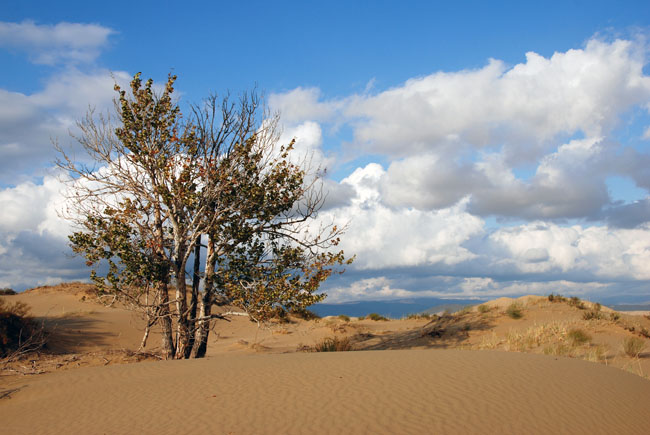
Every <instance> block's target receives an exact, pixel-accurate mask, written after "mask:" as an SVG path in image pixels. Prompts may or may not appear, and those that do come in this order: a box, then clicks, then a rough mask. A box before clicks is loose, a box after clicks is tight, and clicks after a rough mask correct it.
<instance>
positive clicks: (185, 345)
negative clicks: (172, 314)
mask: <svg viewBox="0 0 650 435" xmlns="http://www.w3.org/2000/svg"><path fill="white" fill-rule="evenodd" d="M176 310H177V317H176V318H177V319H178V323H177V324H176V356H175V358H176V359H183V358H186V353H189V342H190V330H189V324H188V318H187V317H188V316H187V315H188V311H187V287H186V284H185V263H183V264H181V265H177V270H176Z"/></svg>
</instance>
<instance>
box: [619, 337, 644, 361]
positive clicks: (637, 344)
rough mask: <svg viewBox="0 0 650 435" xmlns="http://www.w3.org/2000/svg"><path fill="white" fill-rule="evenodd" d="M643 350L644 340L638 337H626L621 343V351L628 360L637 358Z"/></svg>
mask: <svg viewBox="0 0 650 435" xmlns="http://www.w3.org/2000/svg"><path fill="white" fill-rule="evenodd" d="M644 348H645V340H644V339H642V338H639V337H628V338H626V339H625V340H624V341H623V351H624V352H625V355H627V356H629V357H630V358H638V357H639V354H640V353H641V352H643V349H644Z"/></svg>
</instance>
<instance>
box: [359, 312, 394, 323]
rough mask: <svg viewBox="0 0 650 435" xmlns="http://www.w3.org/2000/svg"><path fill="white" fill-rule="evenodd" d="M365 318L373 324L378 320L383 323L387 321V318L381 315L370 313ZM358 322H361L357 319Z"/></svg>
mask: <svg viewBox="0 0 650 435" xmlns="http://www.w3.org/2000/svg"><path fill="white" fill-rule="evenodd" d="M366 317H367V318H368V319H370V320H374V321H375V322H378V321H380V320H381V321H384V322H385V321H387V320H388V318H386V317H384V316H382V315H381V314H377V313H370V314H368V315H367V316H366ZM359 320H361V318H359Z"/></svg>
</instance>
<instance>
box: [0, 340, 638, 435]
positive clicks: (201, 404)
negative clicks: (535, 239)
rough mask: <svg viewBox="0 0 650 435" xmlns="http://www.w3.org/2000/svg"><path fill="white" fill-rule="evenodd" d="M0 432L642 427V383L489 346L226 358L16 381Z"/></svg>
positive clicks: (1, 409) (0, 412)
mask: <svg viewBox="0 0 650 435" xmlns="http://www.w3.org/2000/svg"><path fill="white" fill-rule="evenodd" d="M21 381H22V382H19V383H17V384H16V386H15V387H14V388H20V390H19V391H16V392H15V393H14V394H13V395H12V397H11V398H10V399H9V400H6V399H5V400H3V402H2V403H0V421H2V426H3V431H5V433H12V434H28V433H29V434H36V433H43V434H45V433H54V434H61V433H87V434H95V433H97V434H99V433H158V434H163V433H179V432H181V433H224V434H225V433H233V434H245V433H249V434H262V433H269V434H279V433H287V434H288V433H591V434H594V433H603V434H612V433H618V434H640V433H645V431H646V430H647V428H648V427H650V412H648V408H647V405H648V400H649V399H650V382H648V381H645V380H642V379H641V378H639V377H638V376H635V375H632V374H629V373H625V372H623V371H620V370H617V369H614V368H610V367H605V366H602V365H597V364H590V363H588V362H585V361H580V360H573V359H565V358H554V357H549V356H542V355H531V354H515V353H505V352H490V351H459V350H444V351H443V350H425V351H417V350H410V351H392V352H391V351H387V352H339V353H327V354H324V353H320V354H304V353H297V354H286V355H277V354H276V355H231V356H228V357H218V358H211V359H206V360H198V361H175V362H154V363H140V364H130V365H119V366H110V367H90V368H84V369H78V370H70V371H66V372H61V373H53V374H50V375H47V376H41V377H33V378H28V379H24V380H21Z"/></svg>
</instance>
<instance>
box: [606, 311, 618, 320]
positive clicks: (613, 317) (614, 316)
mask: <svg viewBox="0 0 650 435" xmlns="http://www.w3.org/2000/svg"><path fill="white" fill-rule="evenodd" d="M609 320H611V321H612V322H618V321H619V320H621V315H620V313H617V312H616V311H612V312H611V313H609Z"/></svg>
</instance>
